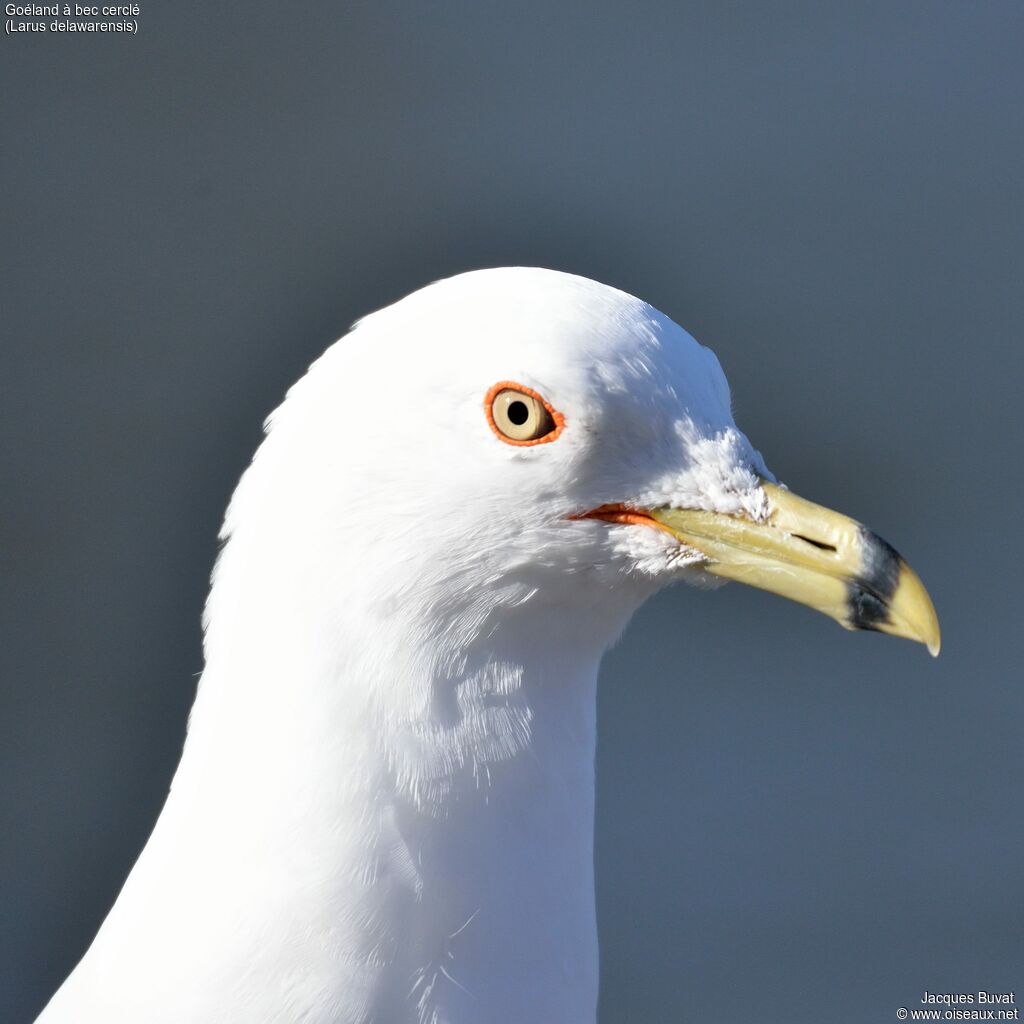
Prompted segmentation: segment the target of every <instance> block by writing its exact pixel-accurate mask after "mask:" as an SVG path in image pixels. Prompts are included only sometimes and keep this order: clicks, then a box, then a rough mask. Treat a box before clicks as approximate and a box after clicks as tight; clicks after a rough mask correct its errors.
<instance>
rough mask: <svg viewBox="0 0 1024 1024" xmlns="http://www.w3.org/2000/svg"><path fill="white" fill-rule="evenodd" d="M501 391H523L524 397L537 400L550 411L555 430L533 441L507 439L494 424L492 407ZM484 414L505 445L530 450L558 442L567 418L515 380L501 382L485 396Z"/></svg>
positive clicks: (540, 395) (537, 394) (536, 393)
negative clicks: (537, 446) (532, 446)
mask: <svg viewBox="0 0 1024 1024" xmlns="http://www.w3.org/2000/svg"><path fill="white" fill-rule="evenodd" d="M499 391H522V393H523V394H524V395H529V396H530V397H531V398H535V399H536V400H537V401H538V402H540V404H541V405H543V406H544V408H545V409H547V411H548V415H550V417H551V419H552V420H553V421H554V424H555V429H554V430H550V431H548V433H546V434H545V435H544V436H543V437H535V438H534V439H533V440H532V441H514V440H513V439H512V438H511V437H506V436H505V435H504V434H503V433H502V432H501V431H500V430H499V429H498V425H497V424H496V423H495V422H494V411H493V410H492V408H491V406H493V405H494V399H495V398H497V396H498V392H499ZM484 412H485V413H486V415H487V422H488V423H489V424H490V425H491V430H493V431H494V434H495V436H496V437H497V438H498V440H499V441H504V442H505V444H514V445H515V446H516V447H517V448H529V447H530V446H531V445H535V444H547V443H548V442H549V441H557V440H558V436H559V435H560V434H561V433H562V428H563V427H564V426H565V416H563V415H562V413H560V412H559V411H558V410H557V409H555V408H554V406H551V405H549V404H548V402H547V400H546V399H545V398H544V396H543V395H542V394H540V393H539V392H537V391H534V390H533V388H528V387H526V386H524V385H523V384H517V383H516V382H515V381H514V380H499V381H498V383H497V384H495V385H494V386H493V387H492V388H491V389H490V390H489V391H488V392H487V394H486V395H484Z"/></svg>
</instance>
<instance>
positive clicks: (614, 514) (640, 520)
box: [569, 504, 674, 536]
mask: <svg viewBox="0 0 1024 1024" xmlns="http://www.w3.org/2000/svg"><path fill="white" fill-rule="evenodd" d="M569 518H570V519H603V520H604V521H605V522H607V523H621V524H623V525H626V526H653V527H655V528H656V529H658V530H664V531H665V532H666V533H668V534H672V531H671V530H670V529H669V528H668V527H667V526H665V525H664V524H662V523H659V522H658V520H657V519H653V518H652V517H651V516H649V515H648V514H647V513H646V512H642V511H641V510H640V509H635V508H630V507H629V506H628V505H620V504H612V505H600V506H598V507H597V508H594V509H591V510H590V511H589V512H580V513H578V514H577V515H574V516H569ZM673 536H674V534H673Z"/></svg>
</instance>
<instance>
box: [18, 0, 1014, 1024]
mask: <svg viewBox="0 0 1024 1024" xmlns="http://www.w3.org/2000/svg"><path fill="white" fill-rule="evenodd" d="M139 21H140V34H139V35H138V36H137V37H92V36H90V37H59V38H58V37H53V36H46V37H24V36H22V37H18V36H6V35H5V36H4V38H3V40H2V42H0V75H2V90H0V104H2V117H3V120H2V131H3V138H2V166H3V178H2V194H0V221H2V239H3V246H2V249H3V266H2V268H0V287H2V295H3V316H2V338H3V351H2V359H3V366H2V376H0V388H2V401H0V415H2V418H3V422H2V424H0V439H2V444H0V448H2V460H3V464H2V477H0V481H2V483H0V530H2V536H0V559H2V562H0V582H2V601H3V605H2V609H3V611H2V614H3V639H2V647H0V659H2V691H0V698H2V708H0V730H2V736H0V758H2V763H0V768H2V771H0V800H2V807H0V812H2V832H0V879H2V890H0V943H2V946H3V950H2V958H0V1020H3V1021H5V1022H7V1021H10V1022H13V1024H22V1022H27V1021H31V1020H32V1018H33V1014H34V1013H35V1012H36V1011H37V1010H38V1009H39V1007H40V1006H41V1004H42V1003H43V1002H44V1001H45V999H46V998H47V997H48V995H49V994H50V993H51V991H52V990H53V989H54V988H55V987H56V985H57V984H58V983H59V981H60V980H61V979H62V978H63V976H64V975H65V974H66V972H67V971H68V970H69V969H70V967H71V966H72V964H73V963H74V962H75V961H76V959H77V958H78V957H79V956H80V955H81V953H82V951H83V950H84V948H85V947H86V945H87V943H88V941H89V940H90V938H91V936H92V935H93V933H94V930H95V929H96V927H97V926H98V924H99V922H100V920H101V919H102V917H103V915H104V914H105V912H106V910H107V908H108V907H109V905H110V904H111V902H112V900H113V898H114V896H115V894H116V892H117V890H118V888H119V885H120V883H121V882H122V880H123V878H124V877H125V874H126V873H127V871H128V869H129V867H130V866H131V864H132V862H133V860H134V858H135V857H136V855H137V853H138V851H139V849H140V847H141V846H142V844H143V842H144V841H145V839H146V836H147V834H148V832H149V830H150V828H151V826H152V823H153V821H154V819H155V817H156V815H157V813H158V810H159V807H160V805H161V801H162V798H163V795H164V793H165V791H166V788H167V785H168V781H169V779H170V776H171V772H172V770H173V768H174V765H175V762H176V759H177V756H178V752H179V750H180V747H181V742H182V737H183V733H184V725H185V716H186V713H187V710H188V707H189V705H190V702H191V699H192V696H193V690H194V685H195V673H196V672H198V671H199V669H200V667H201V659H200V635H199V613H200V608H201V605H202V601H203V598H204V593H205V590H206V585H207V575H208V571H209V568H210V565H211V563H212V560H213V557H214V553H215V534H216V531H217V527H218V523H219V520H220V517H221V515H222V512H223V508H224V505H225V502H226V500H227V498H228V496H229V494H230V492H231V489H232V487H233V485H234V483H235V481H236V479H237V478H238V475H239V473H240V472H241V471H242V469H243V467H244V466H245V464H246V461H247V459H248V457H249V455H250V453H251V451H252V450H253V448H254V447H255V445H256V444H257V442H258V441H259V437H260V423H261V420H262V418H263V416H264V415H265V414H266V413H267V412H268V411H269V410H270V409H271V408H272V407H273V406H274V405H275V404H276V403H277V402H278V400H279V399H280V397H281V395H282V394H283V392H284V389H285V388H286V387H287V385H288V384H289V383H290V382H291V381H292V380H293V379H295V378H296V377H297V376H298V375H299V374H300V373H301V372H302V371H303V370H304V368H305V367H306V365H307V364H308V363H309V362H310V360H311V359H313V358H314V357H315V356H316V355H317V354H318V353H319V352H320V351H321V350H322V349H323V348H324V347H325V346H326V345H327V344H329V343H330V342H331V341H332V340H333V339H334V338H335V337H336V336H338V335H339V334H341V333H342V332H343V331H344V330H345V329H346V327H347V325H348V324H349V323H350V322H351V321H352V320H353V319H354V318H356V317H358V316H359V315H361V314H362V313H364V312H367V311H369V310H371V309H374V308H376V307H379V306H381V305H384V304H387V303H389V302H391V301H392V300H394V299H396V298H398V297H399V296H401V295H402V294H404V293H406V292H407V291H410V290H412V289H413V288H416V287H418V286H420V285H422V284H424V283H426V282H428V281H430V280H432V279H435V278H438V277H443V276H446V275H448V274H451V273H453V272H457V271H460V270H463V269H467V268H472V267H479V266H490V265H500V264H516V263H525V264H539V265H546V266H551V267H557V268H562V269H565V270H570V271H574V272H577V273H581V274H585V275H588V276H591V277H595V278H598V279H600V280H603V281H606V282H609V283H612V284H615V285H617V286H619V287H622V288H625V289H626V290H628V291H632V292H634V293H636V294H639V295H641V296H643V297H644V298H646V299H648V300H649V301H651V302H652V303H654V304H655V305H657V306H658V307H660V308H661V309H662V310H664V311H665V312H666V313H668V314H669V315H670V316H672V317H673V318H675V319H676V320H678V321H679V322H681V323H682V324H683V325H684V326H686V327H687V328H688V329H689V330H690V331H691V332H693V333H694V334H695V335H696V336H697V337H699V338H700V339H701V340H703V341H704V342H705V343H706V344H709V345H711V346H712V347H714V348H715V349H716V350H717V352H718V354H719V356H720V358H721V360H722V362H723V364H724V366H725V369H726V371H727V373H728V374H729V376H730V378H731V381H732V384H733V388H734V394H735V400H736V410H737V417H738V420H739V422H740V425H741V426H742V427H744V428H745V429H746V430H747V432H748V433H749V434H750V436H751V437H752V438H753V440H754V442H755V444H757V445H758V446H759V447H760V448H761V449H762V451H763V452H764V453H765V455H766V456H767V458H768V461H769V464H770V465H772V466H773V468H774V469H775V471H776V472H777V473H778V474H779V475H780V476H781V477H782V478H783V479H785V480H786V481H788V482H789V483H790V484H791V485H792V486H793V487H794V488H795V489H797V490H798V491H799V492H801V493H803V494H806V495H807V496H809V497H814V498H816V499H818V500H820V501H823V502H825V503H828V504H830V505H832V506H834V507H837V508H839V509H842V510H844V511H846V512H848V513H850V514H852V515H854V516H856V517H858V518H860V519H862V520H864V521H866V522H868V523H870V524H871V525H873V526H874V527H875V528H876V529H878V530H879V531H880V532H881V533H882V534H883V535H884V536H886V537H887V538H889V539H890V540H891V541H892V542H893V543H895V544H896V545H897V547H899V548H901V549H903V550H904V552H905V553H906V554H907V555H908V557H909V558H910V560H911V562H912V564H914V566H915V567H916V568H917V569H918V570H919V572H920V573H921V575H922V576H923V578H924V579H925V581H926V582H927V584H928V586H929V588H930V590H931V592H932V594H933V596H934V598H935V602H936V605H937V607H938V609H939V611H940V614H941V617H942V623H943V631H944V639H945V649H944V651H943V654H942V657H941V659H940V660H939V661H938V662H933V661H931V660H930V659H929V658H928V657H927V655H926V654H925V652H924V650H923V648H920V647H916V646H912V645H910V644H907V643H899V642H896V641H893V640H890V639H888V638H883V637H877V636H867V635H859V636H852V635H846V634H844V633H842V632H841V631H840V630H839V629H837V628H836V627H835V626H834V625H832V624H831V623H829V622H828V621H827V620H826V619H824V618H823V617H818V616H815V615H813V614H812V613H810V612H807V611H805V610H803V609H800V608H798V607H796V606H793V605H790V604H787V603H785V602H782V601H780V600H778V599H774V598H770V597H768V596H765V595H762V594H759V593H756V592H752V591H747V590H745V589H744V588H740V587H728V588H725V589H724V590H722V591H719V592H716V593H712V594H706V593H700V592H696V591H689V590H685V589H678V590H674V591H671V592H668V593H665V594H663V595H662V596H661V597H659V598H658V599H657V600H656V601H654V602H652V603H651V604H650V605H649V606H647V607H646V608H645V609H644V611H643V612H642V613H641V614H640V615H639V616H638V618H637V620H636V621H635V623H634V624H633V626H632V627H631V628H630V630H629V631H628V633H627V635H626V637H625V639H624V640H623V642H622V643H621V644H620V645H619V646H618V647H617V648H616V649H615V651H614V652H613V653H612V654H611V655H610V656H609V657H608V659H607V660H606V663H605V666H604V670H603V678H602V682H601V690H600V723H601V724H600V728H601V735H600V755H599V766H598V768H599V794H598V833H597V869H598V888H599V895H598V900H599V913H600V924H601V950H602V988H601V1021H602V1024H610V1022H619V1021H622V1022H637V1021H642V1022H678V1021H693V1022H707V1021H715V1022H719V1021H721V1022H731V1021H756V1022H780V1024H783V1022H784V1024H794V1022H796V1024H799V1022H805V1021H806V1022H812V1021H813V1022H820V1021H829V1022H832V1024H840V1022H850V1024H865V1022H868V1024H870V1022H873V1021H879V1022H883V1021H891V1020H894V1019H895V1012H896V1009H897V1007H899V1006H901V1005H910V1006H914V1005H915V1000H917V999H919V998H920V994H921V992H922V991H923V990H924V989H925V988H928V989H931V990H933V991H934V990H939V991H954V992H955V991H973V990H976V989H977V988H979V987H983V988H987V989H990V990H994V989H1001V990H1011V989H1015V988H1017V989H1019V988H1024V971H1022V966H1024V956H1022V952H1024V914H1022V911H1024V856H1022V838H1024V836H1022V817H1021V815H1022V800H1021V750H1022V743H1021V731H1022V728H1021V727H1022V723H1024V694H1022V687H1021V673H1020V668H1019V666H1020V660H1021V655H1022V652H1021V642H1020V637H1021V622H1020V612H1021V597H1020V579H1019V572H1020V562H1021V556H1020V550H1019V542H1020V536H1021V533H1020V517H1021V498H1022V485H1021V472H1020V441H1021V437H1022V429H1021V422H1020V411H1019V393H1020V389H1021V385H1022V379H1021V378H1022V373H1021V370H1022V354H1021V347H1020V340H1019V339H1020V331H1021V324H1022V322H1024V308H1022V296H1021V289H1020V287H1019V285H1020V274H1021V251H1020V249H1021V241H1022V237H1024V236H1022V226H1024V225H1022V217H1021V211H1022V208H1024V207H1022V202H1021V200H1022V195H1021V193H1022V184H1021V182H1022V178H1024V175H1022V167H1021V162H1022V156H1024V143H1022V133H1021V130H1020V111H1021V103H1022V99H1024V88H1022V84H1024V83H1022V70H1021V67H1022V61H1021V41H1022V29H1024V6H1022V5H1021V4H1020V3H1019V2H1012V3H986V2H982V3H977V4H974V3H960V2H958V3H946V2H934V0H929V2H921V3H904V2H893V0H887V2H885V3H856V4H853V3H832V4H821V3H805V4H801V3H773V4H759V3H727V2H714V3H712V2H707V3H678V2H676V3H661V4H659V3H643V2H640V3H637V2H633V3H630V4H628V5H627V4H624V3H620V4H610V3H602V2H594V3H587V4H583V3H556V4H551V3H550V2H544V3H540V2H533V0H528V2H524V3H519V4H507V3H503V4H497V3H493V2H490V0H486V2H481V0H473V2H454V3H453V2H436V3H429V4H428V3H423V4H413V3H397V4H392V3H381V2H375V3H372V4H371V3H358V2H347V3H344V4H341V3H338V4H336V3H324V4H321V5H317V4H308V3H292V4H288V5H284V4H263V3H239V2H233V0H225V2H221V0H218V2H217V3H212V4H211V3H188V2H177V3H168V2H164V3H156V2H147V0H142V13H141V16H140V19H139ZM653 779H658V780H659V782H658V784H657V785H652V784H651V782H652V780H653ZM1020 994H1021V997H1022V998H1024V992H1021V993H1020Z"/></svg>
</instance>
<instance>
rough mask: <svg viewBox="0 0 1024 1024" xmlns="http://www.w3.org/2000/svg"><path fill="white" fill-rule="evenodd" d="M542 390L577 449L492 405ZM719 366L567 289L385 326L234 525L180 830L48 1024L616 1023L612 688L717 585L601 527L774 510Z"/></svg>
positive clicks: (503, 293) (418, 315)
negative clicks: (512, 420)
mask: <svg viewBox="0 0 1024 1024" xmlns="http://www.w3.org/2000/svg"><path fill="white" fill-rule="evenodd" d="M502 380H512V381H517V382H520V383H522V384H523V385H526V386H528V387H530V388H535V389H537V390H538V391H539V392H540V393H542V394H543V396H544V397H545V399H546V400H547V401H549V402H550V403H551V405H552V406H553V407H555V408H557V409H558V410H560V411H561V412H562V413H563V414H564V416H565V429H564V432H563V434H562V436H561V437H560V438H559V439H558V441H557V442H556V443H552V444H543V445H537V446H533V447H515V446H511V445H505V444H501V443H500V440H499V439H498V438H496V437H495V435H494V432H493V431H492V429H491V428H490V427H489V425H488V423H487V422H486V419H485V416H484V414H483V408H482V403H483V397H484V395H485V393H486V391H487V389H488V388H489V387H490V386H491V385H493V384H494V383H495V382H496V381H502ZM765 472H766V471H765V469H764V466H763V464H762V463H761V460H760V458H759V456H758V455H757V454H756V453H755V452H754V451H753V450H752V449H751V447H750V446H749V444H748V443H747V442H746V440H745V438H744V437H743V436H742V435H741V434H740V433H739V432H738V431H737V430H736V428H735V426H734V424H733V420H732V415H731V412H730V405H729V394H728V388H727V385H726V383H725V379H724V377H723V375H722V372H721V370H720V368H719V366H718V362H717V360H716V359H715V357H714V356H713V355H712V354H711V353H710V352H709V351H708V350H707V349H704V348H702V347H701V346H699V345H698V344H697V343H696V342H695V341H693V339H692V338H690V336H689V335H687V334H686V332H684V331H683V330H682V329H681V328H679V327H678V326H676V325H675V324H674V323H672V322H671V321H670V320H668V319H667V318H666V317H664V316H662V315H661V314H659V313H658V312H657V311H656V310H654V309H652V308H651V307H650V306H648V305H646V304H645V303H643V302H641V301H639V300H637V299H634V298H632V297H630V296H628V295H625V294H623V293H621V292H618V291H615V290H614V289H611V288H607V287H604V286H602V285H598V284H595V283H594V282H591V281H586V280H583V279H581V278H576V277H571V276H569V275H564V274H558V273H553V272H550V271H542V270H529V269H506V270H493V271H481V272H477V273H473V274H467V275H462V276H460V277H457V278H453V279H450V280H447V281H443V282H440V283H438V284H435V285H432V286H430V287H429V288H426V289H424V290H423V291H421V292H417V293H415V294H414V295H412V296H410V297H408V298H407V299H405V300H403V301H402V302H400V303H397V304H396V305H394V306H392V307H390V308H388V309H386V310H383V311H381V312H379V313H376V314H374V315H372V316H370V317H368V318H366V319H365V320H363V321H362V322H361V323H360V324H358V325H357V327H356V328H355V329H354V330H353V332H352V333H351V334H350V335H348V336H347V337H345V338H343V339H342V340H341V341H340V342H338V343H337V344H336V345H334V346H332V347H331V348H330V349H329V350H328V351H327V352H326V354H325V355H324V356H323V357H322V358H321V359H320V360H318V361H317V362H316V363H315V364H314V365H313V367H312V368H311V369H310V372H309V373H308V374H307V375H306V377H304V378H303V379H302V380H301V381H300V382H299V383H298V384H296V385H295V387H293V388H292V389H291V391H290V392H289V394H288V397H287V399H286V401H285V402H284V403H283V404H282V406H281V407H280V408H279V409H278V410H277V411H276V412H275V413H274V414H273V415H272V416H271V417H270V420H269V421H268V436H267V438H266V440H265V441H264V443H263V445H262V446H261V448H260V449H259V451H258V453H257V455H256V457H255V459H254V461H253V464H252V466H251V467H250V468H249V469H248V470H247V471H246V473H245V475H244V476H243V478H242V481H241V483H240V484H239V486H238V489H237V491H236V493H235V496H234V498H233V499H232V502H231V506H230V508H229V511H228V515H227V518H226V521H225V524H224V528H223V538H224V540H225V547H224V549H223V552H222V554H221V557H220V559H219V561H218V564H217V567H216V570H215V573H214V581H213V587H212V591H211V594H210V599H209V602H208V606H207V610H206V642H205V653H206V667H205V671H204V673H203V677H202V680H201V683H200V687H199V692H198V696H197V699H196V702H195V707H194V709H193V712H192V716H191V721H190V730H189V734H188V740H187V743H186V747H185V751H184V754H183V757H182V761H181V765H180V767H179V769H178V772H177V774H176V776H175V778H174V782H173V786H172V789H171V793H170V795H169V797H168V800H167V803H166V806H165V808H164V810H163V813H162V815H161V817H160V820H159V822H158V824H157V826H156V828H155V831H154V832H153V835H152V837H151V839H150V841H149V843H148V845H147V846H146V848H145V850H144V852H143V854H142V855H141V857H140V859H139V861H138V864H137V865H136V867H135V869H134V870H133V872H132V874H131V876H130V877H129V879H128V881H127V883H126V885H125V887H124V889H123V891H122V893H121V895H120V897H119V899H118V901H117V903H116V905H115V907H114V908H113V910H112V911H111V913H110V916H109V917H108V919H107V921H106V923H105V924H104V926H103V928H102V930H101V931H100V933H99V935H98V936H97V938H96V940H95V942H94V944H93V945H92V947H91V948H90V950H89V951H88V953H87V954H86V956H85V957H84V959H83V960H82V962H81V964H80V965H79V966H78V968H77V969H76V970H75V972H74V973H73V974H72V975H71V977H70V978H69V979H68V981H67V982H66V983H65V985H64V987H63V988H62V989H61V990H60V992H59V993H58V994H57V995H56V996H55V997H54V999H53V1001H52V1002H51V1004H50V1005H49V1007H48V1008H47V1010H46V1011H44V1013H43V1015H42V1017H41V1018H40V1022H41V1024H129V1022H130V1024H142V1022H145V1024H184V1022H189V1024H254V1022H259V1024H298V1022H302V1024H371V1022H373V1024H407V1022H408V1024H466V1022H473V1024H523V1022H527V1021H528V1022H530V1024H593V1021H594V1019H595V1014H596V1001H597V982H598V961H597V933H596V923H595V909H594V891H593V868H592V833H593V806H594V768H593V766H594V745H595V735H596V726H595V682H596V675H597V669H598V663H599V661H600V658H601V655H602V653H603V651H604V650H605V649H606V648H607V647H608V646H609V644H611V643H612V642H613V641H614V639H615V638H616V637H617V636H618V635H619V633H620V632H621V630H622V629H623V627H624V626H625V624H626V622H627V621H628V619H629V617H630V615H631V614H632V613H633V611H634V610H635V609H636V608H637V607H638V606H639V605H640V603H641V602H642V601H643V600H644V599H645V598H646V597H647V596H648V595H649V594H651V593H652V592H653V591H654V590H655V589H657V588H658V587H660V586H662V585H663V584H664V583H666V582H668V581H670V580H672V579H677V578H679V577H680V576H685V575H687V574H697V573H699V568H697V567H696V566H695V564H694V563H697V562H699V561H700V556H699V555H697V554H696V553H695V552H694V551H692V550H691V549H688V548H686V547H685V546H682V545H680V544H679V543H678V542H677V541H676V540H673V539H672V538H671V537H669V536H667V535H666V534H665V533H663V532H659V531H657V530H645V529H636V528H634V527H631V526H628V525H611V524H609V523H607V522H599V521H595V520H586V521H578V520H574V519H572V518H570V517H571V516H572V515H574V514H577V513H579V512H580V511H583V510H587V509H591V508H595V507H597V506H600V505H602V504H604V503H610V502H623V501H631V502H633V501H635V502H636V503H637V504H639V505H642V506H651V505H656V504H672V505H682V506H686V507H690V508H706V509H711V510H717V511H720V512H738V511H745V512H746V513H747V514H748V515H750V516H751V517H754V518H756V517H757V516H759V515H763V501H764V497H763V492H762V491H761V489H760V487H759V480H758V478H759V476H764V474H765Z"/></svg>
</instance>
